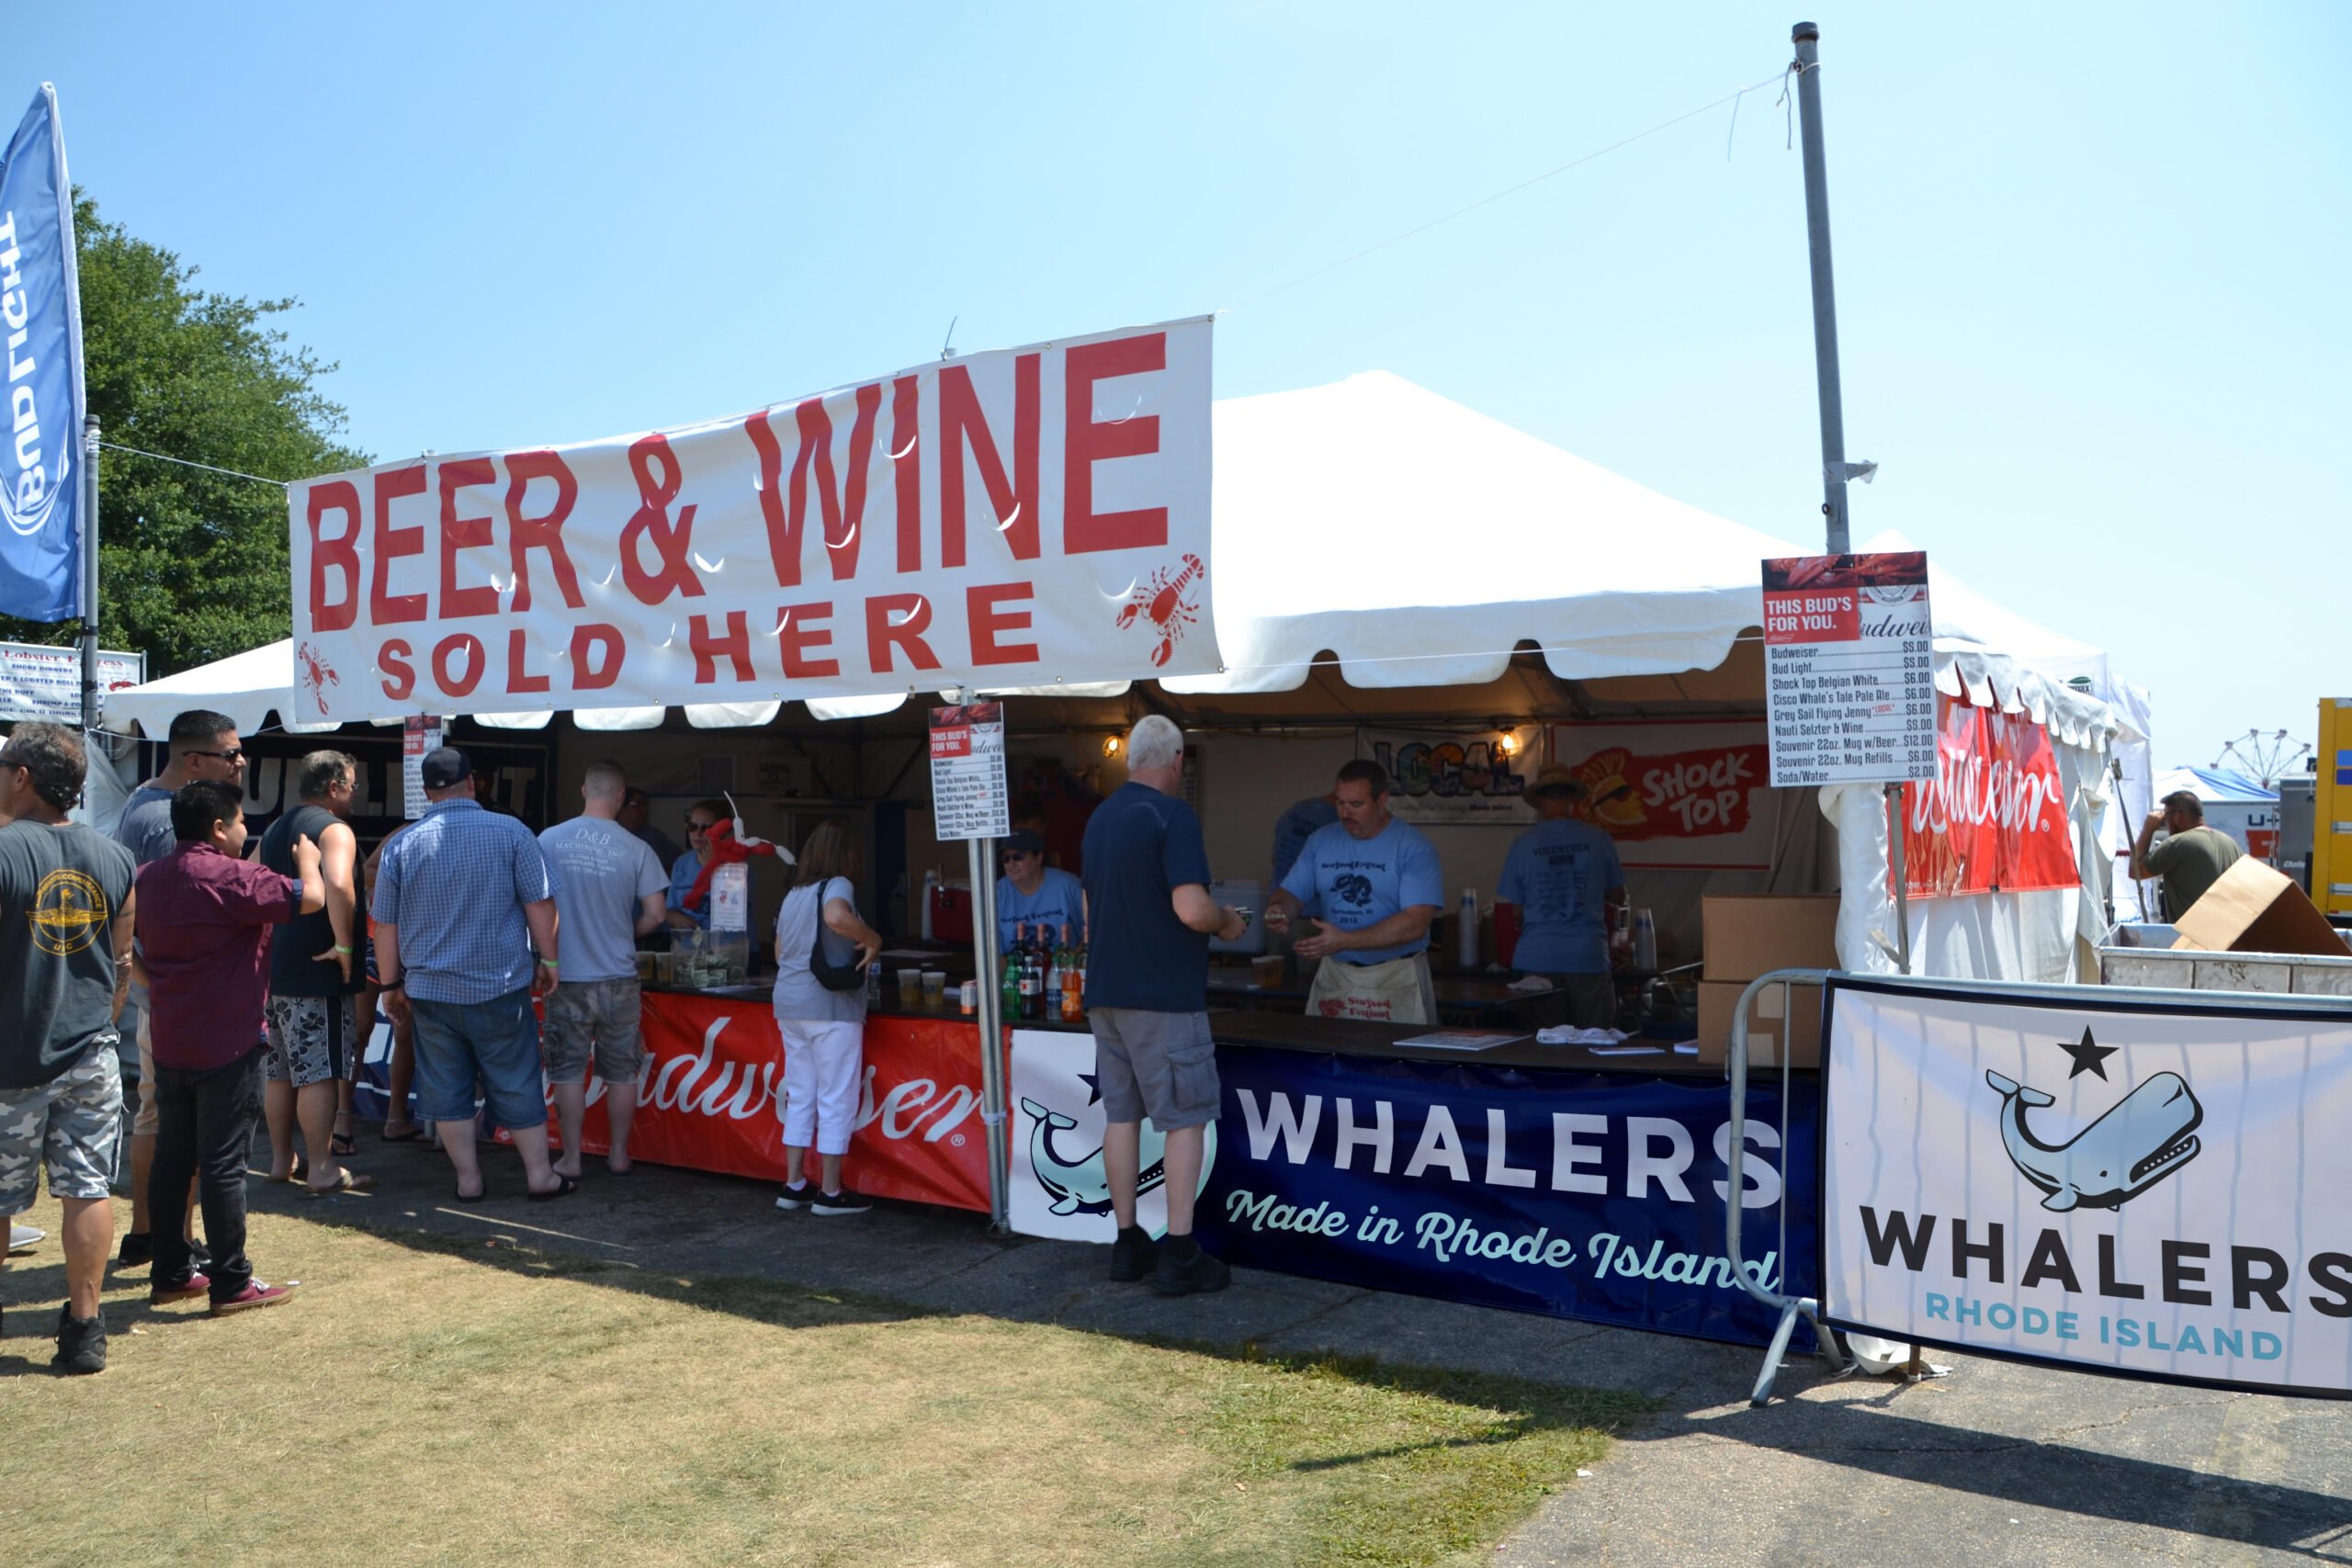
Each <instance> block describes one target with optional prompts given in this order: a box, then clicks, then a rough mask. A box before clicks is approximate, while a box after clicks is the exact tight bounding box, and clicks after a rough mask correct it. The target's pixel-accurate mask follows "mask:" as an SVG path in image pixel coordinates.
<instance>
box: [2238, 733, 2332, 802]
mask: <svg viewBox="0 0 2352 1568" xmlns="http://www.w3.org/2000/svg"><path fill="white" fill-rule="evenodd" d="M2317 756H2318V753H2317V752H2315V751H2314V750H2312V746H2311V743H2310V742H2309V741H2305V740H2298V739H2295V738H2294V737H2293V736H2291V735H2290V734H2288V732H2287V731H2285V730H2283V729H2277V730H2269V731H2264V730H2259V729H2249V730H2247V731H2246V732H2245V734H2244V735H2241V736H2239V737H2238V738H2237V739H2234V740H2231V741H2227V742H2225V743H2224V744H2223V745H2222V754H2221V755H2220V756H2218V757H2216V758H2214V759H2213V766H2215V767H2216V768H2228V769H2229V770H2231V771H2232V772H2233V773H2237V774H2239V775H2240V776H2242V777H2245V778H2249V779H2252V780H2254V781H2255V782H2256V783H2257V784H2260V785H2262V787H2263V788H2265V789H2275V788H2277V787H2278V781H2279V780H2280V779H2282V778H2285V777H2287V776H2288V775H2290V774H2292V773H2309V772H2311V771H2312V766H2313V764H2314V762H2315V761H2316V759H2317Z"/></svg>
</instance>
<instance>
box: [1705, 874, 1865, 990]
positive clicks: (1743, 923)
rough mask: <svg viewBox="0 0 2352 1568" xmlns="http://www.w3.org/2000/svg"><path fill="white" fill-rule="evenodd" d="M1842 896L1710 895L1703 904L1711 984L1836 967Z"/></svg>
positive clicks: (1706, 953) (1829, 894)
mask: <svg viewBox="0 0 2352 1568" xmlns="http://www.w3.org/2000/svg"><path fill="white" fill-rule="evenodd" d="M1699 910H1700V925H1701V928H1702V940H1703V942H1704V943H1705V946H1704V948H1703V949H1702V956H1703V957H1704V958H1705V960H1706V967H1705V969H1704V970H1702V972H1701V973H1702V977H1703V978H1704V979H1707V980H1715V981H1727V980H1741V981H1747V980H1753V979H1754V978H1756V976H1758V975H1767V974H1770V973H1771V972H1772V971H1773V970H1775V969H1835V968H1837V967H1838V895H1837V894H1835V893H1820V894H1784V893H1710V894H1708V895H1707V896H1706V897H1704V898H1702V899H1701V900H1700V905H1699Z"/></svg>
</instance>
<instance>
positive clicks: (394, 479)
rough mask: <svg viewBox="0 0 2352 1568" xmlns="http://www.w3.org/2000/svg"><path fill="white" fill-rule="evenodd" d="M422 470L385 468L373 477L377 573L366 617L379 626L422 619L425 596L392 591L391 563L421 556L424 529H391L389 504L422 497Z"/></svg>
mask: <svg viewBox="0 0 2352 1568" xmlns="http://www.w3.org/2000/svg"><path fill="white" fill-rule="evenodd" d="M424 488H425V476H424V465H423V464H418V465H417V466H415V467H413V468H387V469H385V470H384V471H382V472H381V473H379V474H378V475H377V476H376V570H375V573H374V576H373V579H372V581H370V582H369V584H368V615H369V616H370V617H372V618H373V619H374V621H375V623H376V624H377V625H378V626H390V625H392V624H393V623H395V622H399V621H421V620H423V619H424V594H422V593H394V592H392V591H391V581H392V562H393V560H394V559H396V558H399V557H401V556H421V555H423V554H424V526H423V525H421V524H420V525H416V526H414V527H409V528H395V527H393V526H392V502H395V501H398V500H400V499H401V497H403V496H411V495H423V494H424Z"/></svg>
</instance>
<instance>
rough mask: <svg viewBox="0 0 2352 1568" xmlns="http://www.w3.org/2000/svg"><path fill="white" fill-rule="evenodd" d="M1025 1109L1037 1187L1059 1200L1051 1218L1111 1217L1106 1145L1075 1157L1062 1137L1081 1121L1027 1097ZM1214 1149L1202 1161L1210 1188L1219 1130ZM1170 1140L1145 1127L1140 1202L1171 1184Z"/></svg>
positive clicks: (1212, 1131) (1138, 1178) (1213, 1137)
mask: <svg viewBox="0 0 2352 1568" xmlns="http://www.w3.org/2000/svg"><path fill="white" fill-rule="evenodd" d="M1021 1109H1022V1110H1023V1111H1027V1112H1028V1113H1029V1118H1030V1122H1031V1123H1032V1125H1031V1126H1030V1129H1029V1166H1030V1168H1031V1169H1033V1170H1035V1172H1036V1174H1037V1185H1038V1186H1039V1187H1041V1188H1043V1189H1044V1190H1045V1192H1046V1197H1048V1198H1050V1199H1052V1200H1053V1203H1052V1207H1051V1211H1050V1212H1051V1213H1057V1214H1107V1213H1110V1212H1111V1180H1110V1178H1109V1177H1108V1176H1107V1175H1105V1174H1104V1173H1103V1145H1101V1144H1099V1143H1098V1144H1096V1145H1094V1146H1093V1147H1092V1148H1091V1149H1090V1150H1088V1151H1087V1152H1086V1153H1084V1154H1082V1155H1079V1156H1076V1157H1074V1158H1073V1157H1072V1156H1070V1155H1069V1153H1068V1152H1066V1151H1065V1150H1064V1149H1063V1148H1062V1146H1061V1144H1062V1135H1063V1134H1066V1133H1071V1132H1075V1131H1077V1129H1078V1122H1076V1121H1075V1120H1073V1119H1072V1118H1070V1117H1068V1116H1065V1115H1063V1114H1062V1113H1061V1112H1060V1111H1055V1110H1051V1109H1049V1108H1047V1107H1046V1106H1043V1105H1040V1104H1038V1103H1037V1102H1036V1101H1035V1100H1031V1099H1029V1098H1027V1097H1026V1096H1023V1099H1022V1101H1021ZM1208 1137H1209V1144H1208V1146H1207V1148H1206V1149H1205V1150H1204V1151H1203V1152H1204V1158H1203V1159H1202V1161H1201V1179H1202V1184H1203V1185H1204V1186H1205V1185H1206V1184H1207V1180H1208V1168H1209V1167H1210V1166H1212V1165H1214V1164H1215V1163H1216V1128H1215V1127H1211V1128H1210V1129H1209V1131H1208ZM1167 1153H1168V1138H1167V1135H1166V1134H1163V1133H1161V1132H1160V1130H1159V1128H1158V1127H1157V1126H1155V1125H1153V1124H1152V1123H1151V1122H1149V1121H1146V1122H1144V1124H1143V1135H1142V1148H1141V1151H1140V1153H1139V1156H1138V1157H1139V1159H1140V1161H1141V1166H1142V1168H1141V1169H1140V1170H1138V1171H1137V1172H1136V1198H1137V1199H1138V1200H1141V1198H1142V1197H1143V1195H1144V1194H1145V1193H1147V1192H1150V1191H1153V1190H1156V1189H1157V1188H1159V1185H1160V1184H1161V1183H1162V1182H1164V1181H1166V1180H1167V1179H1168V1166H1167Z"/></svg>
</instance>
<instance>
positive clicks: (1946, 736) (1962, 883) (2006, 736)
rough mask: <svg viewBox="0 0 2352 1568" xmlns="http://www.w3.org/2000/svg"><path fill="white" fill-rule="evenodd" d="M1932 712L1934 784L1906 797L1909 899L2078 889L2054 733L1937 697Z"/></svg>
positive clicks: (2024, 718)
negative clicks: (1934, 712) (1934, 723)
mask: <svg viewBox="0 0 2352 1568" xmlns="http://www.w3.org/2000/svg"><path fill="white" fill-rule="evenodd" d="M1936 710H1937V730H1938V732H1937V737H1936V777H1935V780H1934V782H1932V783H1929V784H1912V785H1910V786H1908V788H1907V789H1906V791H1905V801H1904V819H1903V866H1904V880H1905V882H1906V883H1907V884H1909V893H1910V896H1911V897H1914V898H1937V897H1948V896H1951V895H1954V894H1962V893H1991V892H2002V893H2021V892H2027V891H2030V890H2032V889H2036V888H2052V887H2075V886H2080V885H2081V881H2082V877H2081V874H2080V873H2079V872H2077V871H2076V870H2075V840H2074V830H2073V828H2072V826H2071V824H2070V822H2069V819H2068V818H2067V815H2066V795H2065V790H2064V787H2063V785H2062V784H2061V783H2060V781H2059V777H2058V760H2057V756H2056V754H2055V753H2054V752H2053V751H2052V750H2051V747H2050V736H2049V733H2048V731H2046V730H2044V729H2043V728H2041V726H2040V725H2038V724H2036V723H2034V722H2033V719H2032V717H2031V716H2030V715H2027V714H2016V713H2003V712H2001V711H2000V710H1999V709H1997V708H1980V707H1971V706H1970V705H1967V704H1966V703H1957V702H1954V701H1952V700H1951V698H1950V697H1947V696H1943V695H1941V694H1939V695H1938V696H1937V698H1936ZM1888 880H1889V882H1890V883H1892V881H1893V874H1892V872H1891V871H1890V873H1889V877H1888Z"/></svg>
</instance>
